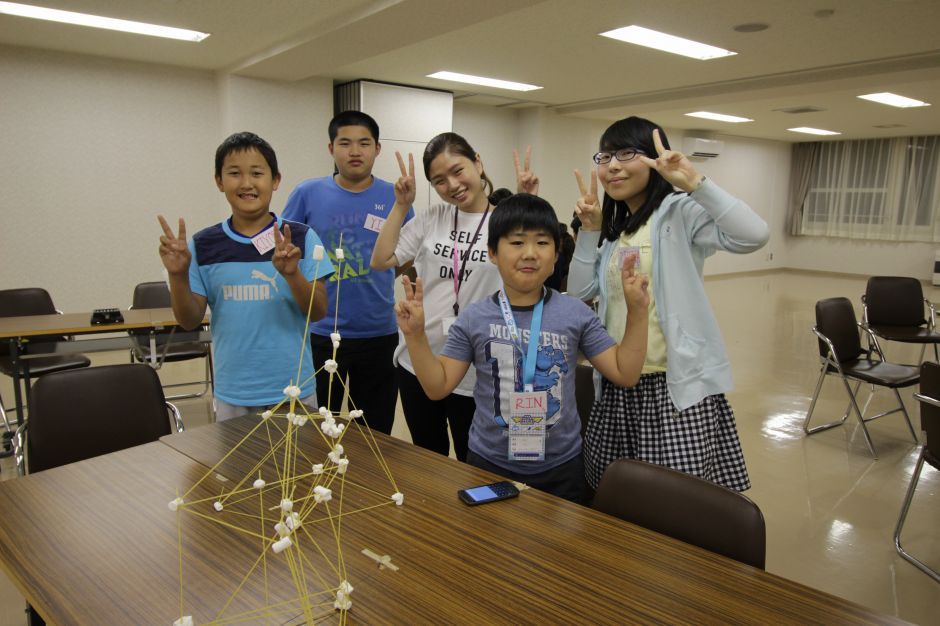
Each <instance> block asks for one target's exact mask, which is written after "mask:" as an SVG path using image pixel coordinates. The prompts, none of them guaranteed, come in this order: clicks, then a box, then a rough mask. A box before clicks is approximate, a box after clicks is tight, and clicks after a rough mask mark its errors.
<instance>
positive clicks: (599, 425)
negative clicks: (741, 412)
mask: <svg viewBox="0 0 940 626" xmlns="http://www.w3.org/2000/svg"><path fill="white" fill-rule="evenodd" d="M601 392H602V394H601V399H600V400H599V401H598V402H596V403H595V404H594V408H593V409H592V410H591V418H590V420H589V421H588V426H587V430H586V431H585V433H584V474H585V478H586V479H587V481H588V484H590V485H591V487H593V488H595V489H596V488H597V484H598V482H600V479H601V475H602V474H603V473H604V470H605V469H606V468H607V466H608V465H609V464H610V463H612V462H613V461H616V460H617V459H622V458H628V459H639V460H641V461H648V462H650V463H657V464H659V465H665V466H666V467H671V468H673V469H676V470H679V471H682V472H685V473H687V474H692V475H694V476H698V477H700V478H704V479H706V480H710V481H712V482H715V483H718V484H719V485H723V486H725V487H728V488H729V489H734V490H735V491H744V490H746V489H748V488H750V486H751V482H750V480H749V479H748V475H747V467H746V466H745V464H744V455H743V454H742V452H741V442H740V441H739V440H738V432H737V429H736V428H735V424H734V413H733V412H732V411H731V405H729V404H728V400H727V399H725V396H724V394H718V395H714V396H708V397H707V398H705V399H704V400H702V401H701V402H699V403H698V404H696V405H695V406H692V407H689V408H688V409H686V410H684V411H681V412H678V411H677V410H676V407H675V405H674V404H673V403H672V400H670V398H669V391H668V389H667V387H666V374H665V373H655V374H643V375H642V376H640V382H639V383H637V385H636V386H635V387H628V388H624V387H618V386H617V385H614V384H613V383H610V382H608V381H607V380H603V382H602V387H601Z"/></svg>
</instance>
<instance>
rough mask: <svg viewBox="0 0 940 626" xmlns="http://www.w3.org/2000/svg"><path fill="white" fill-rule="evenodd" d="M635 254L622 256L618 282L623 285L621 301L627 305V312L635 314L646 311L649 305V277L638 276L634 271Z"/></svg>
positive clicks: (644, 275) (630, 253)
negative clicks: (638, 311)
mask: <svg viewBox="0 0 940 626" xmlns="http://www.w3.org/2000/svg"><path fill="white" fill-rule="evenodd" d="M636 261H637V253H636V252H629V253H628V254H625V255H623V265H622V266H621V268H620V280H621V283H622V285H623V299H624V300H625V301H626V303H627V312H628V313H630V312H636V311H637V310H639V309H647V308H649V305H650V294H649V292H648V290H647V288H648V287H649V284H650V277H649V276H647V275H646V274H638V273H637V271H636Z"/></svg>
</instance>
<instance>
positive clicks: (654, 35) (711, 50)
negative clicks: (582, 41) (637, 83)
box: [600, 25, 737, 61]
mask: <svg viewBox="0 0 940 626" xmlns="http://www.w3.org/2000/svg"><path fill="white" fill-rule="evenodd" d="M600 36H601V37H609V38H610V39H616V40H618V41H625V42H627V43H633V44H636V45H638V46H646V47H647V48H655V49H656V50H662V51H663V52H671V53H673V54H681V55H682V56H686V57H691V58H693V59H699V60H702V61H707V60H708V59H717V58H720V57H727V56H731V55H734V54H737V52H732V51H731V50H725V49H724V48H718V47H715V46H710V45H708V44H704V43H699V42H698V41H692V40H691V39H683V38H682V37H676V36H675V35H669V34H666V33H661V32H659V31H655V30H651V29H649V28H643V27H642V26H636V25H633V26H624V27H623V28H617V29H615V30H609V31H607V32H606V33H600Z"/></svg>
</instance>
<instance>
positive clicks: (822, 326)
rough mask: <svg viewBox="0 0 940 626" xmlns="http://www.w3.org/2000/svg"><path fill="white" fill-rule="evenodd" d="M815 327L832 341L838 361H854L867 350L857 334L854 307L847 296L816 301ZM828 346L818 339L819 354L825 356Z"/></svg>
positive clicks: (827, 352)
mask: <svg viewBox="0 0 940 626" xmlns="http://www.w3.org/2000/svg"><path fill="white" fill-rule="evenodd" d="M816 328H817V330H819V332H821V333H822V334H824V335H825V336H826V337H828V338H829V340H830V341H831V342H832V345H833V347H834V348H835V351H836V358H838V359H839V362H840V363H846V362H848V361H854V360H855V359H857V358H859V356H861V355H862V354H866V353H867V351H866V350H863V349H862V341H861V339H860V338H859V335H858V322H857V318H856V317H855V308H854V307H853V306H852V302H851V301H850V300H849V299H848V298H826V299H825V300H820V301H819V302H817V303H816ZM827 354H829V347H828V346H827V345H826V344H825V342H823V341H822V340H819V356H821V357H823V358H826V355H827Z"/></svg>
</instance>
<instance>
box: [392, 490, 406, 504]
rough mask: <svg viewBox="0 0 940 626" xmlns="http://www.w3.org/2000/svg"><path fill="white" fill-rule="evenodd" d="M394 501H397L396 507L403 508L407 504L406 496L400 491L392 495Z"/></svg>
mask: <svg viewBox="0 0 940 626" xmlns="http://www.w3.org/2000/svg"><path fill="white" fill-rule="evenodd" d="M392 500H394V501H395V506H401V505H402V504H404V503H405V494H403V493H402V492H400V491H396V492H395V493H393V494H392Z"/></svg>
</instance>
